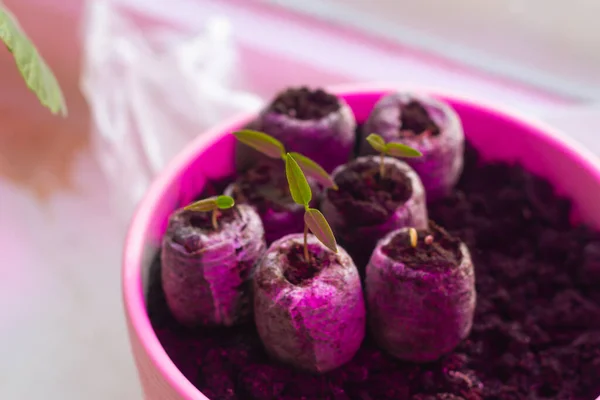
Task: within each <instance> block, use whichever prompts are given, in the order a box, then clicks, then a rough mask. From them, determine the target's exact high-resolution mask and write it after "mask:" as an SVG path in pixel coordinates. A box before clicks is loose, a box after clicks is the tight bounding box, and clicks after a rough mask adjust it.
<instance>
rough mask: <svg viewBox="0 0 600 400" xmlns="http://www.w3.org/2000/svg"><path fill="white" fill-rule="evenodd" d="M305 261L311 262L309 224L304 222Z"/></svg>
mask: <svg viewBox="0 0 600 400" xmlns="http://www.w3.org/2000/svg"><path fill="white" fill-rule="evenodd" d="M304 261H306V263H309V262H310V256H309V254H308V225H306V224H304Z"/></svg>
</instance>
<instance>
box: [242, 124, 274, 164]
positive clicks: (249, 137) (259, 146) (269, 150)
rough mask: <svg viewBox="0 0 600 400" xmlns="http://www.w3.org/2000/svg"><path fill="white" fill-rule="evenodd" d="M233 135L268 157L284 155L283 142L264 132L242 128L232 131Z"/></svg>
mask: <svg viewBox="0 0 600 400" xmlns="http://www.w3.org/2000/svg"><path fill="white" fill-rule="evenodd" d="M234 135H235V137H236V138H237V140H239V141H240V142H242V143H244V144H245V145H247V146H250V147H252V148H253V149H255V150H258V151H260V152H261V153H263V154H264V155H266V156H268V157H271V158H283V157H285V147H284V146H283V144H282V143H281V142H280V141H279V140H277V139H275V138H274V137H271V136H269V135H267V134H266V133H262V132H258V131H253V130H251V129H244V130H241V131H238V132H234Z"/></svg>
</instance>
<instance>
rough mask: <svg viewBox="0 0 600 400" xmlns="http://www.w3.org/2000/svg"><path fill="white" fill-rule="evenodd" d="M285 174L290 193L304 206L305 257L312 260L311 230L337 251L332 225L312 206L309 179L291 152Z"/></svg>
mask: <svg viewBox="0 0 600 400" xmlns="http://www.w3.org/2000/svg"><path fill="white" fill-rule="evenodd" d="M285 175H286V176H287V179H288V183H289V185H290V193H291V194H292V198H293V199H294V201H295V202H296V203H297V204H300V205H302V206H304V210H305V211H304V224H305V225H304V259H305V261H306V262H308V261H310V256H309V253H308V245H307V237H308V231H309V230H310V231H311V232H312V234H313V235H315V236H316V237H317V239H319V241H320V242H321V243H323V245H325V247H327V248H328V249H329V250H331V251H333V252H334V253H337V243H336V241H335V236H334V235H333V231H332V230H331V227H330V226H329V224H328V223H327V220H326V219H325V217H324V216H323V214H321V211H319V210H317V209H316V208H310V207H309V204H310V201H311V200H312V192H311V190H310V186H309V185H308V181H307V180H306V177H305V176H304V173H303V172H302V169H301V168H300V166H299V164H298V162H297V161H296V159H295V157H294V156H293V155H292V154H291V153H287V154H286V156H285Z"/></svg>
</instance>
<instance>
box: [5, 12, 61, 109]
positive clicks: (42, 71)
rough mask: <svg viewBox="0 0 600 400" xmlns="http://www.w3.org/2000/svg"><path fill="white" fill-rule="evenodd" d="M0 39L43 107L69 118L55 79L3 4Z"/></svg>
mask: <svg viewBox="0 0 600 400" xmlns="http://www.w3.org/2000/svg"><path fill="white" fill-rule="evenodd" d="M0 39H1V40H2V42H4V44H5V45H6V47H7V48H8V51H10V52H11V53H12V55H13V58H14V59H15V63H16V64H17V68H18V69H19V72H20V73H21V75H22V76H23V79H25V83H26V84H27V87H29V89H31V90H32V91H33V92H34V93H35V95H36V96H37V98H38V100H39V101H40V103H42V105H43V106H44V107H46V108H48V109H49V110H50V111H51V112H52V113H53V114H59V113H60V114H61V115H62V116H63V117H66V116H67V105H66V103H65V99H64V96H63V93H62V91H61V89H60V86H59V84H58V81H57V80H56V77H55V76H54V74H53V73H52V70H51V69H50V67H49V66H48V65H47V64H46V62H45V61H44V59H43V58H42V56H41V55H40V54H39V53H38V51H37V49H36V48H35V46H34V44H33V43H32V42H31V41H30V39H29V38H28V37H27V35H26V34H25V32H24V31H23V30H22V29H21V27H20V26H19V23H18V22H17V20H16V18H15V17H14V16H13V15H12V14H11V13H10V11H8V10H7V9H6V8H5V7H4V6H3V5H2V4H1V3H0Z"/></svg>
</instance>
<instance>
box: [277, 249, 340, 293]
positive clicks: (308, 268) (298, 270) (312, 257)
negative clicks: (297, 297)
mask: <svg viewBox="0 0 600 400" xmlns="http://www.w3.org/2000/svg"><path fill="white" fill-rule="evenodd" d="M286 256H287V257H286V258H287V260H288V265H287V267H286V268H285V270H284V272H283V275H284V276H285V279H287V280H288V282H290V283H291V284H293V285H302V284H304V283H307V282H309V281H310V280H311V279H312V278H314V277H315V276H317V275H318V274H319V272H321V270H323V269H324V268H327V267H329V266H330V265H331V264H332V263H334V262H335V255H334V254H332V253H330V252H328V251H325V250H323V249H322V248H321V247H320V246H314V245H312V246H311V245H309V260H308V261H307V260H305V258H304V246H302V245H299V244H294V245H293V246H291V247H290V249H288V251H287V254H286Z"/></svg>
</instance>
